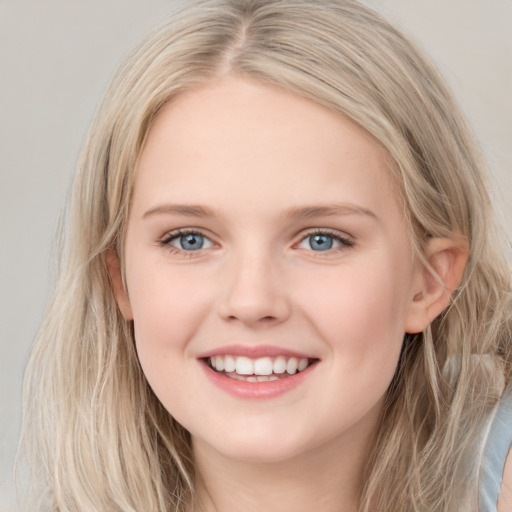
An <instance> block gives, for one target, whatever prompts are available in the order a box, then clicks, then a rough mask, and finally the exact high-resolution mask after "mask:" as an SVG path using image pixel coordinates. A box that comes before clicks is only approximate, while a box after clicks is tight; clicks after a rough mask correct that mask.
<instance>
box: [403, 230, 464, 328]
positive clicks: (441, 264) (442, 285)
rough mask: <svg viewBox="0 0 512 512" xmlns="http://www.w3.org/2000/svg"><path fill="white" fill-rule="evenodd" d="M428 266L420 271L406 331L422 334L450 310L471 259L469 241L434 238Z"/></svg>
mask: <svg viewBox="0 0 512 512" xmlns="http://www.w3.org/2000/svg"><path fill="white" fill-rule="evenodd" d="M425 259H426V262H427V264H426V265H423V266H422V267H421V268H418V270H417V279H416V282H415V289H414V290H413V297H412V299H411V304H410V308H409V312H408V315H407V318H406V325H405V331H406V332H408V333H411V334H412V333H418V332H421V331H423V330H424V329H426V327H427V326H428V325H429V324H430V323H431V322H432V321H433V320H434V319H435V318H436V317H437V316H438V315H440V314H441V313H442V311H444V309H446V307H447V306H448V305H449V304H450V300H451V296H452V294H453V292H454V290H455V289H456V288H457V287H458V286H459V284H460V281H461V279H462V274H463V273H464V269H465V267H466V263H467V260H468V246H467V242H466V240H465V239H463V238H461V239H455V238H454V239H452V238H431V239H430V240H429V241H428V243H427V247H426V250H425Z"/></svg>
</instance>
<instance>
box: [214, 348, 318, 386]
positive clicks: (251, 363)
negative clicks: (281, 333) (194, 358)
mask: <svg viewBox="0 0 512 512" xmlns="http://www.w3.org/2000/svg"><path fill="white" fill-rule="evenodd" d="M317 361H318V359H311V358H306V357H304V358H298V357H287V356H277V357H260V358H257V359H251V358H249V357H246V356H235V355H219V356H213V357H208V358H206V364H207V365H208V367H209V368H211V369H212V370H213V371H214V372H216V373H219V374H221V375H224V376H225V377H229V378H231V379H236V380H243V381H246V382H270V381H276V380H280V379H286V378H289V377H291V376H292V375H296V374H298V373H301V372H303V371H304V370H306V369H307V368H308V367H310V366H311V365H312V364H314V363H316V362H317Z"/></svg>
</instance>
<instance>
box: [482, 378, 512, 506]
mask: <svg viewBox="0 0 512 512" xmlns="http://www.w3.org/2000/svg"><path fill="white" fill-rule="evenodd" d="M511 445H512V387H509V388H508V390H506V391H505V393H504V394H503V396H502V398H501V401H500V404H499V406H498V409H497V411H496V415H495V417H494V419H493V422H492V424H491V427H490V430H489V435H488V437H487V440H486V443H485V447H484V453H483V459H482V468H481V473H480V512H496V510H497V505H498V497H499V494H500V488H501V482H502V478H503V469H504V468H505V460H506V458H507V454H508V451H509V449H510V446H511Z"/></svg>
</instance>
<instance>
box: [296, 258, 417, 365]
mask: <svg viewBox="0 0 512 512" xmlns="http://www.w3.org/2000/svg"><path fill="white" fill-rule="evenodd" d="M323 272H326V275H325V276H324V277H323V278H322V276H319V275H317V276H316V279H315V280H314V281H313V280H312V281H311V282H310V283H309V285H310V286H306V287H305V288H304V289H303V290H302V291H301V296H302V307H303V310H304V311H306V312H307V313H306V314H308V315H309V317H310V320H311V322H312V323H313V324H314V325H315V326H316V328H317V329H318V331H319V334H320V336H321V337H322V338H323V339H325V340H326V341H327V342H328V345H329V349H330V350H331V351H333V352H336V354H337V355H338V356H340V355H341V357H336V358H333V361H336V362H337V364H339V365H340V368H339V370H340V371H343V372H347V373H353V372H359V373H360V372H362V371H363V372H364V371H367V372H368V373H371V372H374V371H375V370H376V369H378V368H382V369H383V370H384V368H386V370H385V371H387V372H388V373H389V372H393V371H394V368H395V367H396V363H397V360H398V356H399V353H400V347H401V344H402V340H403V336H404V329H403V326H404V319H405V313H406V297H407V289H408V288H407V282H406V280H403V276H401V275H400V274H401V272H400V270H399V265H396V264H394V263H393V262H389V263H387V264H386V262H385V261H384V262H383V261H380V264H378V265H377V264H375V263H372V264H364V265H361V267H360V268H356V267H351V266H348V265H347V266H346V267H340V268H338V269H327V271H325V270H324V271H323ZM315 282H316V285H315ZM319 283H324V284H323V286H319Z"/></svg>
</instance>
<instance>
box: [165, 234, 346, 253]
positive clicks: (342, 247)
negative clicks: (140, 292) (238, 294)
mask: <svg viewBox="0 0 512 512" xmlns="http://www.w3.org/2000/svg"><path fill="white" fill-rule="evenodd" d="M187 235H200V236H202V237H204V238H205V239H207V240H210V239H209V238H208V236H206V235H205V234H203V233H202V232H201V230H198V229H178V230H176V231H172V232H170V233H168V234H167V235H165V236H164V238H162V239H161V240H160V242H159V244H160V246H161V247H165V248H166V249H168V250H169V252H170V253H181V254H186V255H187V256H189V257H193V256H194V252H196V251H186V250H184V249H179V248H178V247H174V246H173V245H171V242H172V241H174V240H176V239H178V238H180V237H182V236H187ZM318 235H320V236H327V237H329V238H332V239H333V240H335V241H336V242H339V243H340V246H339V247H336V248H331V249H327V250H325V251H313V250H312V249H311V252H313V253H320V254H322V253H324V252H325V253H331V254H332V253H333V252H338V251H343V250H347V249H350V248H352V247H354V241H353V240H352V239H350V238H349V237H345V236H342V235H340V234H339V233H338V232H336V231H332V230H329V229H319V228H317V229H314V230H312V231H309V232H307V233H306V234H305V235H304V236H303V237H302V238H301V239H300V241H299V242H298V243H297V244H295V246H296V245H298V244H300V243H302V242H304V241H305V240H307V239H308V238H310V237H313V236H318ZM210 241H211V240H210ZM212 243H213V242H212ZM197 252H200V249H198V250H197ZM320 254H319V255H320Z"/></svg>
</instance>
